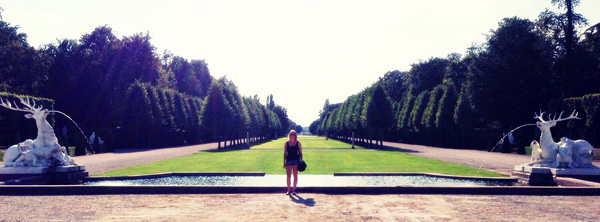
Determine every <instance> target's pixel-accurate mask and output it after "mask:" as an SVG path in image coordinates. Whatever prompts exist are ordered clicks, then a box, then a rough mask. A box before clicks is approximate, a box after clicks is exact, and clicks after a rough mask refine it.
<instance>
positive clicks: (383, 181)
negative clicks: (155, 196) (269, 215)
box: [84, 175, 512, 187]
mask: <svg viewBox="0 0 600 222" xmlns="http://www.w3.org/2000/svg"><path fill="white" fill-rule="evenodd" d="M292 182H293V178H292ZM84 184H85V185H97V186H140V185H141V186H143V185H201V186H260V187H278V186H285V185H286V175H264V176H166V177H157V178H144V179H124V180H96V181H94V180H92V181H87V182H85V183H84ZM511 185H512V183H510V182H505V181H502V180H497V181H496V180H478V179H456V178H445V177H435V176H428V175H419V176H397V175H395V176H334V175H299V179H298V186H301V187H350V186H351V187H371V186H372V187H396V186H511Z"/></svg>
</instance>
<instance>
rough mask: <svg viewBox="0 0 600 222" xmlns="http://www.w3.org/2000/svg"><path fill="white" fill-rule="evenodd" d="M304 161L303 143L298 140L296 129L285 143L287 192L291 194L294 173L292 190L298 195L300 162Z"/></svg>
mask: <svg viewBox="0 0 600 222" xmlns="http://www.w3.org/2000/svg"><path fill="white" fill-rule="evenodd" d="M301 161H302V144H300V141H298V135H297V134H296V131H295V130H292V131H290V133H289V134H288V141H287V142H285V145H283V168H285V173H286V174H287V192H286V193H285V194H287V195H290V182H291V181H290V180H291V178H290V177H291V174H292V172H293V173H294V187H293V189H292V190H291V192H292V194H293V195H296V184H298V164H300V162H301Z"/></svg>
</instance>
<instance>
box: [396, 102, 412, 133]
mask: <svg viewBox="0 0 600 222" xmlns="http://www.w3.org/2000/svg"><path fill="white" fill-rule="evenodd" d="M414 101H415V98H414V97H413V96H412V94H410V93H408V94H407V95H406V97H404V99H403V100H402V104H401V105H400V106H399V109H400V111H399V112H398V128H399V129H405V130H408V128H409V127H408V124H409V117H410V113H411V111H412V109H413V108H412V107H413V103H414Z"/></svg>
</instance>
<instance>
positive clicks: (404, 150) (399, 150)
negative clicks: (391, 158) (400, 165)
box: [363, 146, 420, 153]
mask: <svg viewBox="0 0 600 222" xmlns="http://www.w3.org/2000/svg"><path fill="white" fill-rule="evenodd" d="M363 147H364V148H365V149H368V150H383V151H395V152H403V153H420V151H417V150H411V149H404V148H399V147H392V146H383V147H382V148H377V147H376V146H373V147H368V146H363Z"/></svg>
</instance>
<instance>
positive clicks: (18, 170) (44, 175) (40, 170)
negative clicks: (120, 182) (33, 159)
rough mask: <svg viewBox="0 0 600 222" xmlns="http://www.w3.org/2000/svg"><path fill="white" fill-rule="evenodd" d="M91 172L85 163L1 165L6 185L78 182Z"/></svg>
mask: <svg viewBox="0 0 600 222" xmlns="http://www.w3.org/2000/svg"><path fill="white" fill-rule="evenodd" d="M88 175H89V173H88V172H87V171H85V166H84V165H70V166H57V167H0V181H1V182H2V183H3V184H6V185H17V184H19V185H22V184H37V185H45V184H76V183H80V182H81V181H82V179H83V178H85V177H87V176H88Z"/></svg>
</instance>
